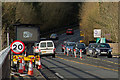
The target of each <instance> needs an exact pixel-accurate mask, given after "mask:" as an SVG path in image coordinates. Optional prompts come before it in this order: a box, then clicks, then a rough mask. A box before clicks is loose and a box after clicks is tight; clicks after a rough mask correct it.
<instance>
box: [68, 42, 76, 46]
mask: <svg viewBox="0 0 120 80" xmlns="http://www.w3.org/2000/svg"><path fill="white" fill-rule="evenodd" d="M67 46H75V43H67Z"/></svg>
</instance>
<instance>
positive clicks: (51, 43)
mask: <svg viewBox="0 0 120 80" xmlns="http://www.w3.org/2000/svg"><path fill="white" fill-rule="evenodd" d="M53 49H54V44H53V42H52V41H48V42H47V49H46V53H52V54H53V53H54V51H53Z"/></svg>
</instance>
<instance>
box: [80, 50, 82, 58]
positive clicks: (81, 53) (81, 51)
mask: <svg viewBox="0 0 120 80" xmlns="http://www.w3.org/2000/svg"><path fill="white" fill-rule="evenodd" d="M80 59H82V49H80Z"/></svg>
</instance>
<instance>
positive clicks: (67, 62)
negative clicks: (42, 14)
mask: <svg viewBox="0 0 120 80" xmlns="http://www.w3.org/2000/svg"><path fill="white" fill-rule="evenodd" d="M74 32H75V34H74V35H66V34H65V33H64V34H62V35H59V40H56V41H54V42H55V45H56V53H57V54H56V58H52V57H42V58H41V62H42V67H43V68H42V69H41V70H37V69H35V70H36V71H38V72H39V73H37V72H35V74H36V75H39V74H42V75H43V76H44V77H45V79H48V80H54V79H55V80H56V79H57V80H61V79H65V80H71V79H75V80H77V79H78V80H94V79H95V80H118V66H119V65H120V64H118V58H107V57H105V56H99V57H98V58H93V57H88V56H86V55H83V58H82V59H80V57H79V55H78V54H77V58H75V57H74V55H72V56H71V55H69V56H66V55H64V53H62V52H61V45H62V43H63V42H64V41H75V42H77V41H79V40H80V39H81V37H80V32H79V29H77V30H75V31H74ZM37 79H39V77H38V76H34V78H31V80H37Z"/></svg>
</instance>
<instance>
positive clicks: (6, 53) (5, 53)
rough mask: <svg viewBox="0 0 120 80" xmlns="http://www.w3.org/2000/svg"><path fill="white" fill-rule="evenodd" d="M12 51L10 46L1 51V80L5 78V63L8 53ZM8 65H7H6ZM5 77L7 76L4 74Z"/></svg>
mask: <svg viewBox="0 0 120 80" xmlns="http://www.w3.org/2000/svg"><path fill="white" fill-rule="evenodd" d="M9 51H10V47H7V48H5V49H4V50H2V51H1V52H0V80H1V79H2V78H3V67H4V66H3V64H4V63H5V61H6V58H7V55H8V53H9ZM6 66H7V65H6ZM7 67H8V66H7ZM4 77H5V76H4Z"/></svg>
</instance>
